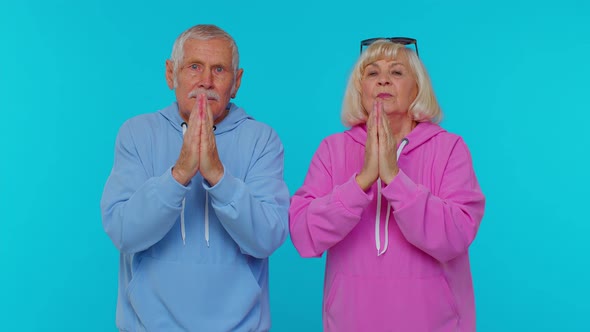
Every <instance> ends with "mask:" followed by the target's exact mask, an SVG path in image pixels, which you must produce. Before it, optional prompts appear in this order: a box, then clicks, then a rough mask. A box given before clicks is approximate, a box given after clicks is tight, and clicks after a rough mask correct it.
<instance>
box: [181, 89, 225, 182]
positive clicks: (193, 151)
mask: <svg viewBox="0 0 590 332" xmlns="http://www.w3.org/2000/svg"><path fill="white" fill-rule="evenodd" d="M199 171H200V172H201V175H203V178H205V180H207V182H209V184H210V185H212V186H214V185H215V184H217V182H219V180H220V179H221V177H222V176H223V165H222V164H221V161H220V160H219V155H218V153H217V145H216V144H215V134H214V133H213V116H212V114H211V110H210V109H209V104H208V103H207V97H206V96H205V95H204V94H199V95H198V96H197V102H196V103H195V106H194V107H193V110H192V111H191V114H190V116H189V119H188V129H187V130H186V133H185V134H184V140H183V143H182V149H181V150H180V156H179V157H178V160H177V161H176V164H175V165H174V167H173V168H172V176H173V177H174V178H175V179H176V181H178V182H179V183H182V184H183V185H187V184H188V183H189V182H190V180H191V179H192V178H193V177H194V176H195V174H197V172H199Z"/></svg>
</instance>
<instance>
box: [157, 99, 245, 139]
mask: <svg viewBox="0 0 590 332" xmlns="http://www.w3.org/2000/svg"><path fill="white" fill-rule="evenodd" d="M228 107H229V113H228V115H227V116H226V117H225V118H224V119H223V120H222V121H221V122H220V123H218V124H217V125H215V134H216V135H218V134H221V133H224V132H227V131H231V130H232V129H234V128H235V127H237V126H238V125H239V124H240V123H242V122H243V121H245V120H247V119H252V117H251V116H249V115H248V114H246V112H245V111H244V110H243V109H242V108H240V107H238V106H237V105H236V104H234V103H229V105H228ZM159 113H160V114H161V115H162V116H163V117H164V118H166V119H167V120H168V121H169V122H170V124H171V125H172V127H173V128H174V129H176V130H177V131H178V132H182V127H181V124H182V123H183V122H184V119H183V118H182V117H181V116H180V112H179V111H178V103H177V102H174V103H172V104H170V105H169V106H168V107H166V108H164V109H162V110H160V112H159Z"/></svg>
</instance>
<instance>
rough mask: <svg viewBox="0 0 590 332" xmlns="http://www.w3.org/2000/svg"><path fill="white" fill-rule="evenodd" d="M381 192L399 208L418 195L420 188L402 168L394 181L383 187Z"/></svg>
mask: <svg viewBox="0 0 590 332" xmlns="http://www.w3.org/2000/svg"><path fill="white" fill-rule="evenodd" d="M381 192H382V193H383V196H385V198H387V200H388V201H390V202H391V204H393V207H394V208H395V209H396V210H399V209H401V208H403V207H404V206H405V205H408V204H409V203H410V202H412V201H414V199H416V197H418V195H419V194H420V188H419V187H418V185H417V184H416V183H415V182H414V181H412V179H410V177H409V176H408V175H407V174H406V173H404V172H403V171H402V170H401V169H400V170H399V173H397V175H396V176H395V178H393V181H391V182H390V183H389V185H388V186H386V187H385V188H383V191H381Z"/></svg>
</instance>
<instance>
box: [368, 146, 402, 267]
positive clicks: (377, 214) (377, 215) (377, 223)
mask: <svg viewBox="0 0 590 332" xmlns="http://www.w3.org/2000/svg"><path fill="white" fill-rule="evenodd" d="M408 142H409V141H408V139H407V138H404V139H403V140H402V141H401V142H400V144H399V146H398V148H397V160H398V161H399V156H400V154H401V153H402V150H403V148H404V147H405V146H406V145H407V144H408ZM390 212H391V204H389V203H387V214H386V216H385V244H384V245H383V250H381V235H380V234H379V232H380V230H379V226H380V220H381V179H377V211H375V247H377V256H381V255H383V254H384V253H385V252H386V251H387V247H388V246H389V215H390Z"/></svg>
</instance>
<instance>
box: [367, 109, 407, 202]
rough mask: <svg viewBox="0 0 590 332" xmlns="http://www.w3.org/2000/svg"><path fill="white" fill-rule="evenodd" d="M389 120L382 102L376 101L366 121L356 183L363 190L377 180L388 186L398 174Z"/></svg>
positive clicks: (395, 144) (394, 144) (393, 139)
mask: <svg viewBox="0 0 590 332" xmlns="http://www.w3.org/2000/svg"><path fill="white" fill-rule="evenodd" d="M396 146H397V143H396V142H395V138H394V137H393V134H392V133H391V126H390V123H389V118H388V117H387V116H386V115H385V113H384V112H383V102H382V101H380V100H376V101H375V103H374V104H373V111H372V112H371V113H370V114H369V119H368V120H367V142H366V143H365V160H364V164H363V168H362V170H361V172H360V173H359V174H358V175H357V176H356V182H357V183H358V184H359V186H360V187H361V188H362V189H363V190H365V191H366V190H367V189H369V188H370V187H371V186H372V185H373V183H375V181H377V179H378V178H380V179H381V181H383V182H384V183H385V184H389V183H390V182H391V181H392V180H393V178H394V177H395V176H396V175H397V173H398V172H399V169H398V167H397V156H396V152H395V148H396Z"/></svg>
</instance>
